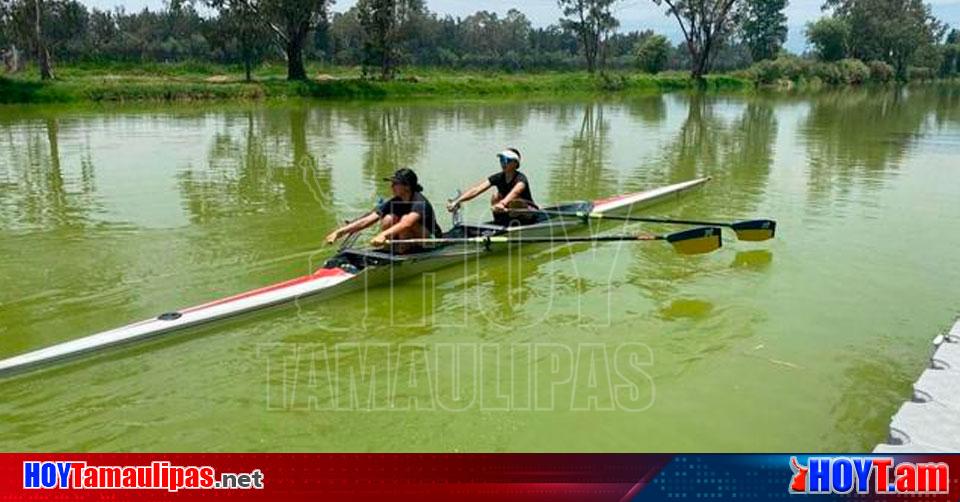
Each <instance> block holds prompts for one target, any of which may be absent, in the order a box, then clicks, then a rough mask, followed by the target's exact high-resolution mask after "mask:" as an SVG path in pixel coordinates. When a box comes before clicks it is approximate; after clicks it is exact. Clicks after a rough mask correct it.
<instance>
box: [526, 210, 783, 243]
mask: <svg viewBox="0 0 960 502" xmlns="http://www.w3.org/2000/svg"><path fill="white" fill-rule="evenodd" d="M510 212H512V213H513V212H516V213H526V212H529V213H541V214H548V215H551V216H571V217H575V218H595V219H598V220H617V221H641V222H645V223H667V224H672V225H708V226H713V227H727V228H731V229H733V231H734V232H736V233H737V239H740V240H742V241H765V240H767V239H772V238H773V236H774V234H775V233H776V231H777V222H776V221H774V220H743V221H735V222H733V223H723V222H716V221H698V220H673V219H669V218H650V217H644V216H613V215H605V214H603V213H587V212H584V211H577V212H567V211H551V210H549V209H539V210H538V209H518V210H512V211H510Z"/></svg>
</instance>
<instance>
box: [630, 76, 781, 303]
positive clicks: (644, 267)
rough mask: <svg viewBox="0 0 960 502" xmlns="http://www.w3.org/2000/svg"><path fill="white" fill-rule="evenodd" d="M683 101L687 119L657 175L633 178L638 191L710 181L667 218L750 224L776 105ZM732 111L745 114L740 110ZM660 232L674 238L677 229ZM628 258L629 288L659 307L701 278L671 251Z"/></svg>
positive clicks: (699, 267)
mask: <svg viewBox="0 0 960 502" xmlns="http://www.w3.org/2000/svg"><path fill="white" fill-rule="evenodd" d="M686 99H687V105H688V106H687V117H686V119H685V120H684V122H683V124H682V125H681V126H680V129H679V131H678V132H677V136H676V139H674V140H673V141H672V142H671V143H669V144H668V145H667V147H666V148H665V149H664V153H663V156H662V157H661V159H660V162H659V163H657V164H655V165H654V169H649V168H646V167H645V168H644V170H643V171H642V172H641V174H640V175H639V176H637V178H640V179H642V180H643V181H642V183H643V188H649V187H650V186H656V185H662V184H665V183H673V182H678V181H685V180H688V179H692V178H696V177H699V176H705V175H709V176H712V177H713V180H712V181H711V182H710V184H709V185H708V187H707V188H706V189H705V190H702V191H700V192H698V193H697V194H696V195H695V196H693V197H695V198H694V199H691V200H690V201H688V202H686V203H683V204H680V205H678V206H676V207H673V208H670V209H669V210H668V212H667V213H663V214H664V215H669V216H674V217H686V218H704V219H713V218H719V219H723V218H725V217H732V218H736V217H747V216H751V215H752V212H753V211H754V210H755V208H756V207H757V205H758V204H759V201H760V199H761V198H762V197H763V195H764V187H765V186H766V184H767V181H768V178H769V176H770V167H771V165H772V163H773V155H774V143H775V141H776V137H777V130H778V124H777V120H776V115H775V113H774V110H773V103H772V102H771V101H770V100H768V99H765V98H762V97H755V96H751V97H748V98H745V99H746V101H745V102H740V101H728V100H727V99H724V98H718V97H716V96H710V95H705V94H691V95H689V96H688V97H687V98H686ZM731 104H742V106H740V107H739V109H737V108H733V107H731V106H730V105H731ZM721 107H723V110H721V109H720V108H721ZM731 109H732V110H735V112H736V113H738V115H736V116H734V117H732V118H731V117H727V116H725V115H724V114H723V113H722V112H723V111H729V110H731ZM664 173H666V174H664ZM638 188H639V187H638ZM730 193H735V194H736V196H735V197H731V196H730V195H729V194H730ZM660 230H663V231H673V230H676V227H661V228H660ZM632 252H633V255H634V256H635V259H634V260H633V262H632V263H631V264H630V270H629V273H628V277H629V280H630V282H631V283H632V284H634V285H635V286H636V287H637V288H639V289H640V290H641V291H642V292H643V293H644V295H645V296H647V297H648V298H650V299H652V300H654V301H655V302H656V303H657V304H658V305H664V306H665V305H669V304H671V302H673V301H675V300H676V299H677V298H676V295H677V293H678V291H679V290H681V289H682V288H683V287H684V285H683V283H684V281H686V280H688V279H689V280H695V279H696V278H697V277H699V276H700V275H702V274H703V273H704V270H703V264H702V263H697V262H695V261H688V260H677V259H676V257H675V256H674V255H673V251H672V250H670V249H666V248H658V247H655V246H653V247H634V248H632ZM664 308H665V307H664Z"/></svg>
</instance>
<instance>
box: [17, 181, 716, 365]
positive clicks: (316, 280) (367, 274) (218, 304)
mask: <svg viewBox="0 0 960 502" xmlns="http://www.w3.org/2000/svg"><path fill="white" fill-rule="evenodd" d="M708 180H709V178H698V179H695V180H691V181H687V182H683V183H677V184H674V185H669V186H665V187H661V188H656V189H653V190H648V191H644V192H637V193H633V194H627V195H622V196H617V197H612V198H609V199H602V200H597V201H594V203H593V204H592V212H594V213H602V214H604V215H616V216H625V215H628V214H631V213H634V212H636V211H639V210H641V209H643V208H646V207H649V206H651V205H654V204H659V203H663V202H666V201H667V200H670V199H674V198H677V197H679V196H680V195H682V194H683V193H685V192H688V191H689V190H692V189H694V188H697V187H699V186H701V185H703V184H704V183H706V182H707V181H708ZM583 226H584V222H583V220H582V219H579V218H557V219H551V220H549V221H547V222H544V223H538V224H534V225H528V226H522V227H510V228H508V229H507V230H506V231H505V232H504V233H505V234H507V235H510V234H514V233H522V234H523V235H527V236H529V235H563V234H565V233H566V232H567V231H572V230H574V229H577V228H581V229H582V228H583ZM490 251H495V249H492V248H483V247H482V246H478V245H471V246H457V247H454V248H444V249H442V250H437V251H436V252H427V253H423V254H422V255H416V256H411V257H402V258H401V259H398V260H397V261H396V262H395V263H392V264H391V265H387V266H379V267H369V266H368V267H366V268H364V269H363V270H359V271H357V272H351V271H348V270H344V269H341V268H321V269H319V270H317V271H316V272H314V273H313V274H310V275H306V276H303V277H299V278H296V279H291V280H289V281H285V282H281V283H278V284H274V285H272V286H267V287H264V288H259V289H255V290H252V291H248V292H245V293H241V294H238V295H234V296H231V297H227V298H223V299H221V300H216V301H213V302H209V303H205V304H202V305H197V306H195V307H190V308H187V309H183V310H180V311H176V312H170V313H167V314H162V315H160V316H158V317H156V318H153V319H147V320H144V321H141V322H137V323H134V324H129V325H127V326H123V327H120V328H116V329H112V330H109V331H104V332H101V333H97V334H95V335H90V336H86V337H83V338H79V339H76V340H71V341H68V342H64V343H60V344H57V345H53V346H50V347H46V348H43V349H39V350H35V351H32V352H27V353H24V354H21V355H18V356H14V357H11V358H8V359H4V360H0V376H5V375H10V374H13V373H18V372H22V371H26V370H29V369H33V368H37V367H40V366H42V365H46V364H49V363H52V362H55V361H60V360H64V359H67V358H74V357H78V356H81V355H84V354H89V353H92V352H96V351H101V350H104V349H106V348H109V347H113V346H117V345H124V344H129V343H133V342H138V341H142V340H146V339H149V338H153V337H156V336H160V335H165V334H168V333H171V332H175V331H180V330H183V329H187V328H190V327H194V326H199V325H203V324H206V323H209V322H212V321H217V320H220V319H225V318H228V317H233V316H237V315H240V314H243V313H247V312H252V311H256V310H261V309H265V308H269V307H272V306H276V305H281V304H285V303H290V302H293V301H295V300H298V299H301V298H308V297H310V298H311V299H313V298H329V297H332V296H335V295H338V294H342V293H344V292H347V291H351V290H355V289H358V288H362V287H364V286H369V285H373V284H381V283H383V282H389V281H390V280H395V279H399V278H401V277H410V276H412V275H416V274H418V273H423V272H428V271H431V270H436V269H438V268H442V267H445V266H448V265H451V264H454V263H457V262H461V263H462V260H463V259H464V257H465V256H475V255H476V254H477V253H478V252H480V253H483V252H490Z"/></svg>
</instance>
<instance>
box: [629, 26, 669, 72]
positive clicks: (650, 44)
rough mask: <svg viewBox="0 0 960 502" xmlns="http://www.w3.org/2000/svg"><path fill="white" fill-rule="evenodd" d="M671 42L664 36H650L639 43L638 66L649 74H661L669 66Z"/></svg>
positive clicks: (637, 51) (637, 50) (637, 49)
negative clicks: (668, 57) (668, 58)
mask: <svg viewBox="0 0 960 502" xmlns="http://www.w3.org/2000/svg"><path fill="white" fill-rule="evenodd" d="M669 52H670V42H669V41H668V40H667V37H665V36H663V35H650V36H648V37H646V38H645V39H643V41H641V42H639V43H637V48H636V54H637V66H638V67H639V68H640V69H641V70H643V71H645V72H647V73H653V74H656V73H659V72H660V71H661V70H663V68H664V67H665V66H666V65H667V56H668V53H669Z"/></svg>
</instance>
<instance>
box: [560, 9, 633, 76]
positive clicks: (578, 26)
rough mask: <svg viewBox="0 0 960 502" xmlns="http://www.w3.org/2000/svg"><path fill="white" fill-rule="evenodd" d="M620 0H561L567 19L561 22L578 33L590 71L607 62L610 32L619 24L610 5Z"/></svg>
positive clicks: (592, 71)
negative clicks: (606, 46) (606, 47)
mask: <svg viewBox="0 0 960 502" xmlns="http://www.w3.org/2000/svg"><path fill="white" fill-rule="evenodd" d="M616 1H617V0H558V2H557V4H558V5H559V6H560V8H561V9H563V15H564V16H566V18H565V19H561V20H560V25H561V26H563V27H564V28H566V29H568V30H570V31H573V32H574V33H576V34H577V37H578V38H579V41H580V49H581V51H582V52H583V57H584V59H586V60H587V71H589V72H590V73H594V72H595V71H596V70H597V67H598V64H599V67H601V68H602V67H603V65H604V63H605V62H606V52H605V47H604V46H605V45H606V40H607V37H609V35H610V32H612V31H613V30H615V29H616V28H617V27H618V26H620V21H618V20H617V18H615V17H614V16H613V12H612V11H611V8H612V7H613V4H614V3H615V2H616Z"/></svg>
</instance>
